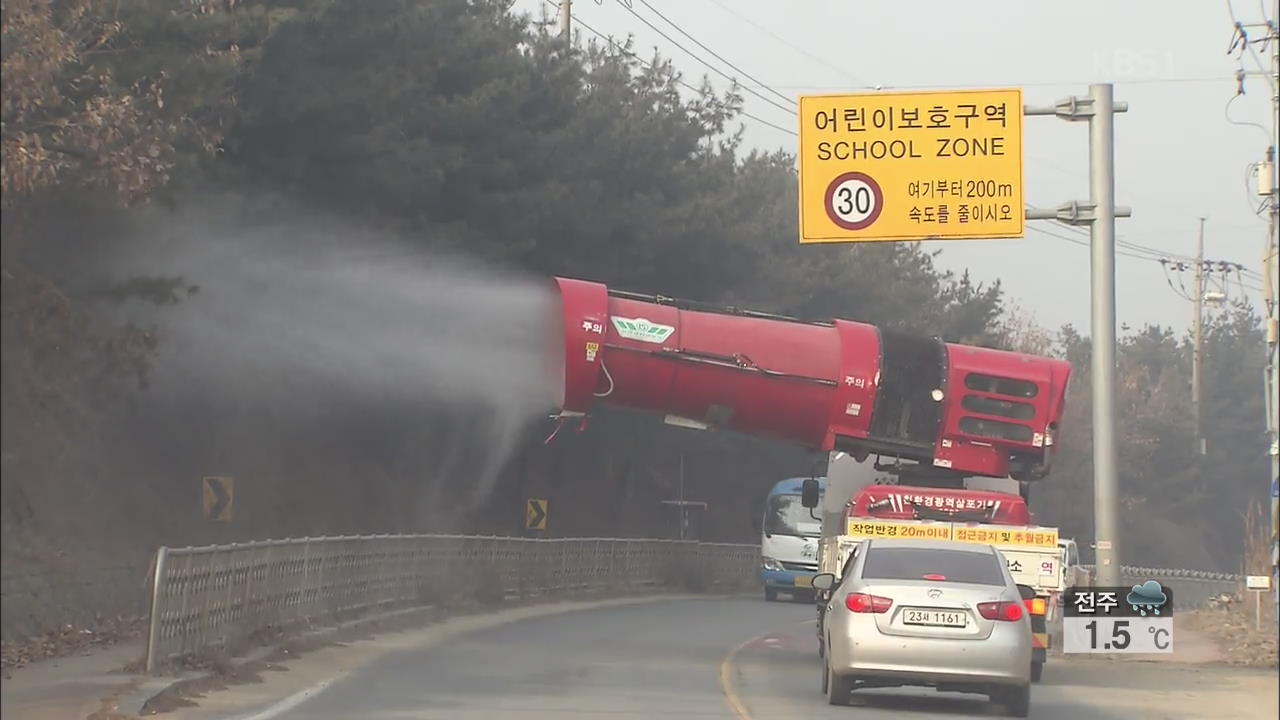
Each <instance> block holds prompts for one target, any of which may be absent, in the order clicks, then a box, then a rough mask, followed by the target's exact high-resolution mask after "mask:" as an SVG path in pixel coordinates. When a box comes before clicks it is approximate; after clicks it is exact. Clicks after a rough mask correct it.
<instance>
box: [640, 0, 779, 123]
mask: <svg viewBox="0 0 1280 720" xmlns="http://www.w3.org/2000/svg"><path fill="white" fill-rule="evenodd" d="M640 4H641V5H644V6H645V7H647V8H649V10H650V11H651V12H653V14H654V15H657V16H658V17H660V18H662V19H663V20H664V21H666V23H667V24H668V25H670V26H671V27H673V28H675V29H676V32H678V33H680V34H681V35H683V36H685V37H687V38H689V39H690V40H692V41H693V43H694V44H695V45H697V46H698V47H700V48H702V49H703V50H706V51H707V52H709V53H711V57H713V58H715V59H717V60H719V61H720V62H722V63H724V64H725V65H728V66H729V67H731V68H733V69H734V70H737V71H738V72H740V73H742V75H743V77H745V78H747V79H748V80H750V81H752V82H754V83H757V84H758V85H759V86H760V87H761V88H763V89H765V90H768V91H769V92H771V93H773V94H774V95H775V96H776V97H779V98H781V99H782V101H783V102H785V103H789V104H790V105H791V106H792V107H793V108H794V107H796V101H795V100H793V99H791V98H789V97H787V96H786V95H783V94H782V93H780V92H778V91H777V90H774V89H773V88H771V87H769V86H768V85H766V84H765V83H764V82H762V81H761V80H759V79H757V78H756V77H755V76H753V75H752V74H751V73H749V72H747V71H746V70H743V69H742V68H740V67H738V66H737V65H734V64H733V63H731V62H729V61H728V60H726V59H725V58H724V56H723V55H720V54H719V53H717V52H716V51H715V50H712V49H711V48H709V47H707V46H706V45H703V44H702V42H701V41H700V40H698V38H696V37H694V36H692V35H690V34H689V33H687V32H685V30H684V28H682V27H680V25H679V24H677V23H676V22H674V21H672V20H671V18H669V17H667V16H666V15H663V14H662V13H661V12H660V11H659V10H658V9H657V8H655V7H654V6H653V5H650V4H649V1H648V0H640ZM739 84H740V85H742V83H739ZM743 87H745V85H743Z"/></svg>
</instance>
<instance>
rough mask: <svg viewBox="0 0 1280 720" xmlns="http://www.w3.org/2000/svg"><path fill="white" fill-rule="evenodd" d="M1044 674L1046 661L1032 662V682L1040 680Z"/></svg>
mask: <svg viewBox="0 0 1280 720" xmlns="http://www.w3.org/2000/svg"><path fill="white" fill-rule="evenodd" d="M1043 674H1044V663H1038V662H1033V663H1031V682H1033V683H1038V682H1040V676H1041V675H1043Z"/></svg>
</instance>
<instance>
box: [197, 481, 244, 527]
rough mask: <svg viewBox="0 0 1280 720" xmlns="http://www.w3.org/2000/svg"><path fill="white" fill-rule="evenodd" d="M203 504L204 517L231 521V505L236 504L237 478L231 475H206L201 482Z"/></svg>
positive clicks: (217, 520)
mask: <svg viewBox="0 0 1280 720" xmlns="http://www.w3.org/2000/svg"><path fill="white" fill-rule="evenodd" d="M201 487H202V492H201V498H200V499H201V501H202V502H201V504H202V505H203V507H204V519H205V520H210V521H213V522H226V523H229V522H231V507H232V505H234V504H235V498H236V480H235V478H229V477H218V476H212V477H206V478H204V480H203V481H202V482H201Z"/></svg>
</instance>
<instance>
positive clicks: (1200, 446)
mask: <svg viewBox="0 0 1280 720" xmlns="http://www.w3.org/2000/svg"><path fill="white" fill-rule="evenodd" d="M1195 285H1196V294H1195V297H1193V298H1192V299H1191V307H1192V308H1193V310H1192V312H1194V313H1195V315H1194V316H1193V317H1192V318H1191V331H1192V334H1193V337H1194V340H1193V342H1194V347H1193V348H1192V350H1191V405H1192V409H1193V412H1194V414H1195V428H1196V431H1195V432H1196V435H1195V437H1196V454H1197V455H1204V452H1205V446H1204V430H1203V428H1204V425H1203V424H1202V421H1201V418H1202V413H1201V409H1200V382H1201V380H1200V379H1201V377H1203V376H1202V375H1201V362H1202V361H1203V358H1204V307H1203V305H1204V218H1200V234H1199V236H1197V238H1196V282H1195Z"/></svg>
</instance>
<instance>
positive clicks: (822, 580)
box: [812, 573, 836, 592]
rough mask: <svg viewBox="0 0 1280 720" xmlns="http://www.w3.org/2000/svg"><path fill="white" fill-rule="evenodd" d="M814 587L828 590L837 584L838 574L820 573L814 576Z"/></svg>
mask: <svg viewBox="0 0 1280 720" xmlns="http://www.w3.org/2000/svg"><path fill="white" fill-rule="evenodd" d="M812 583H813V589H814V590H822V591H823V592H826V591H827V590H830V589H831V588H833V587H835V586H836V576H835V575H832V574H831V573H818V574H817V575H814V576H813V580H812Z"/></svg>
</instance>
